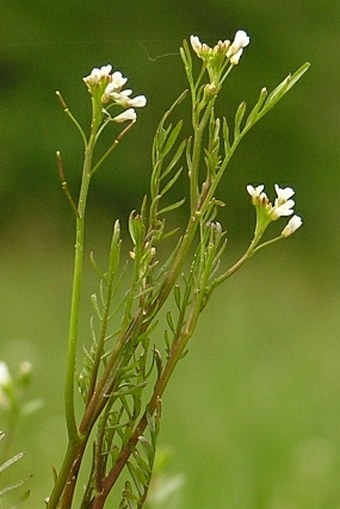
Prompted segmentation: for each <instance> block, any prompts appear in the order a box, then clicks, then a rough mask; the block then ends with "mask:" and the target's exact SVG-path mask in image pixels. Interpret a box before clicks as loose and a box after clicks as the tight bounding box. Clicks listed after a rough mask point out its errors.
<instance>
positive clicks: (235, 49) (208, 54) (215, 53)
mask: <svg viewBox="0 0 340 509" xmlns="http://www.w3.org/2000/svg"><path fill="white" fill-rule="evenodd" d="M249 42H250V38H249V36H248V35H247V34H246V32H245V31H244V30H238V31H237V32H236V34H235V38H234V41H233V42H232V43H231V42H230V41H229V40H228V39H226V40H224V41H218V43H217V44H216V45H215V46H214V47H213V48H211V47H210V46H208V45H207V44H205V43H201V41H200V39H199V38H198V37H197V35H191V36H190V43H191V46H192V49H193V50H194V52H195V53H196V55H197V56H198V57H199V58H201V59H202V60H205V61H209V60H213V59H215V58H219V57H221V56H222V57H226V58H227V59H229V62H230V63H231V65H237V64H238V63H239V61H240V58H241V55H242V53H243V48H245V47H246V46H248V44H249Z"/></svg>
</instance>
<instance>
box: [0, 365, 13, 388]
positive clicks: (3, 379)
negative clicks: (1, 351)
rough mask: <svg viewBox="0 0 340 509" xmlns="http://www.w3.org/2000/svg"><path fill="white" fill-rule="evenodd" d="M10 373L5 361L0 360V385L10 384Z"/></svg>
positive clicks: (6, 385)
mask: <svg viewBox="0 0 340 509" xmlns="http://www.w3.org/2000/svg"><path fill="white" fill-rule="evenodd" d="M11 381H12V379H11V375H10V374H9V370H8V366H7V364H6V363H5V362H3V361H0V387H8V386H9V385H10V384H11Z"/></svg>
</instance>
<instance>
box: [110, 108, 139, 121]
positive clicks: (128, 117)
mask: <svg viewBox="0 0 340 509" xmlns="http://www.w3.org/2000/svg"><path fill="white" fill-rule="evenodd" d="M136 119H137V114H136V112H135V110H134V109H133V108H129V109H128V110H125V111H123V113H120V114H119V115H117V116H116V117H114V118H113V119H112V120H113V121H114V122H117V124H121V123H122V122H127V121H133V122H134V121H135V120H136Z"/></svg>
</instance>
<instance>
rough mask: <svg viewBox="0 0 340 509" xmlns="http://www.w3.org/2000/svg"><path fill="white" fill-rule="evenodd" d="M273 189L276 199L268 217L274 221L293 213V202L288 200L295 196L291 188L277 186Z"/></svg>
mask: <svg viewBox="0 0 340 509" xmlns="http://www.w3.org/2000/svg"><path fill="white" fill-rule="evenodd" d="M274 187H275V191H276V194H277V198H275V201H274V206H273V207H272V209H271V211H270V217H271V219H272V220H273V221H276V220H277V219H279V217H282V216H290V215H291V214H293V213H294V210H293V208H294V205H295V202H294V200H291V199H290V198H291V197H292V196H293V195H294V194H295V191H294V189H292V188H291V187H285V188H281V187H279V186H278V185H277V184H275V186H274Z"/></svg>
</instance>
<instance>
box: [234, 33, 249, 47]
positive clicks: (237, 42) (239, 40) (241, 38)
mask: <svg viewBox="0 0 340 509" xmlns="http://www.w3.org/2000/svg"><path fill="white" fill-rule="evenodd" d="M249 43H250V37H249V36H248V34H247V33H246V32H245V31H244V30H237V32H236V34H235V39H234V40H233V43H232V46H233V48H234V49H236V48H237V49H240V48H245V47H246V46H248V44H249Z"/></svg>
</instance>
